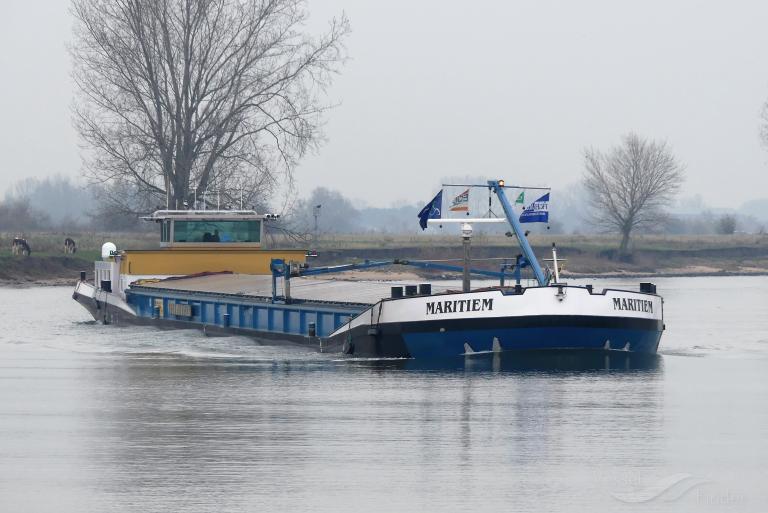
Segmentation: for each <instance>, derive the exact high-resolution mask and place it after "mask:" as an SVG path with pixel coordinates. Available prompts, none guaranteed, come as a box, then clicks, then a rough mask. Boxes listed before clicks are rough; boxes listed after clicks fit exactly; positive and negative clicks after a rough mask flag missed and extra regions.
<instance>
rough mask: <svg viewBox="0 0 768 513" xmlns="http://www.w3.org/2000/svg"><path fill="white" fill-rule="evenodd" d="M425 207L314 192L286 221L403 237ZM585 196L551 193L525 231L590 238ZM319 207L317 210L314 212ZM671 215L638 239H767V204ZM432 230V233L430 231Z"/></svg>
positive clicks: (686, 209) (695, 204)
mask: <svg viewBox="0 0 768 513" xmlns="http://www.w3.org/2000/svg"><path fill="white" fill-rule="evenodd" d="M428 200H429V198H425V200H424V202H423V203H413V204H398V205H394V206H391V207H387V208H377V207H370V206H365V205H361V204H360V203H359V202H355V201H353V200H352V199H350V198H347V197H345V196H344V195H343V194H341V193H340V192H339V191H335V190H332V189H328V188H325V187H318V188H317V189H315V190H314V191H312V193H311V194H310V195H309V197H308V198H306V199H303V200H300V201H298V202H297V203H296V205H295V208H294V209H293V212H292V215H291V216H290V218H291V220H292V224H293V226H294V227H295V229H296V230H298V231H303V232H307V233H312V232H313V231H314V229H315V214H316V213H317V214H318V215H317V231H318V234H319V235H322V234H335V233H372V232H373V233H376V232H378V233H388V234H406V233H416V232H419V231H421V229H420V227H419V223H418V217H417V213H418V212H419V210H421V208H422V207H423V206H424V204H425V203H426V202H427V201H428ZM588 201H589V200H588V196H587V194H586V192H585V191H584V189H583V188H582V187H581V186H580V185H578V184H577V185H572V186H569V187H566V188H564V189H562V190H557V191H553V192H552V200H551V203H550V216H549V217H550V223H549V225H543V224H540V223H532V224H529V225H526V226H525V227H526V229H529V230H530V231H531V232H533V233H543V232H548V233H553V234H589V233H596V232H597V230H596V228H595V227H594V226H593V224H592V223H591V222H590V221H589V217H588V215H587V206H588V205H587V202H588ZM318 205H320V208H317V206H318ZM670 210H671V211H672V213H671V214H670V215H669V216H668V217H667V218H666V219H664V220H663V221H662V222H660V223H659V224H658V225H657V226H655V227H654V228H653V229H652V230H646V231H645V232H643V231H640V232H639V233H657V234H673V235H685V234H693V235H715V234H732V233H765V232H766V228H768V198H767V199H763V200H755V201H751V202H749V203H747V204H745V205H742V206H741V207H740V208H739V209H735V210H723V209H714V208H711V207H709V206H707V205H706V204H704V202H703V201H702V200H701V198H700V197H698V196H696V197H692V198H686V199H685V200H683V201H681V202H680V204H679V205H675V206H673V207H672V208H671V209H670ZM475 229H476V230H479V231H481V232H485V233H502V234H503V233H504V232H505V231H507V230H508V227H506V225H503V224H502V225H483V226H479V225H476V226H475ZM430 230H432V228H430Z"/></svg>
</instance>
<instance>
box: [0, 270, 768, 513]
mask: <svg viewBox="0 0 768 513" xmlns="http://www.w3.org/2000/svg"><path fill="white" fill-rule="evenodd" d="M636 281H637V280H633V282H621V281H616V280H610V281H603V282H598V283H597V286H599V287H602V286H631V287H633V288H634V287H635V286H636ZM656 283H657V284H658V286H659V291H660V292H661V293H662V294H663V295H664V297H665V299H666V304H665V315H666V324H667V328H668V329H667V332H666V333H665V335H664V337H663V338H662V350H661V353H662V354H661V356H660V357H659V358H658V359H656V360H653V361H650V362H645V361H642V362H639V363H638V362H635V361H626V360H622V359H614V360H612V361H603V360H599V361H591V362H588V364H587V365H585V366H584V367H586V368H579V366H578V365H572V362H562V361H561V362H557V363H556V364H554V365H553V364H552V362H551V361H549V362H543V363H542V362H541V361H535V362H533V363H532V364H531V365H528V366H527V367H528V368H526V364H524V363H525V362H524V363H523V364H521V362H519V361H517V360H514V361H513V360H509V359H506V358H505V359H498V358H497V359H496V360H494V359H493V357H490V356H489V357H488V358H472V359H469V360H467V361H466V362H465V361H464V360H457V361H455V362H452V363H450V364H448V365H445V364H442V365H427V364H424V365H422V364H420V363H419V362H403V361H384V362H381V361H371V360H345V359H343V358H339V357H338V356H335V355H318V354H313V353H307V352H304V351H299V350H292V349H285V348H275V347H266V346H258V345H256V344H254V342H253V341H251V340H249V339H246V338H240V337H231V338H206V337H204V336H203V335H202V334H200V333H199V332H197V331H192V330H189V331H186V330H184V331H160V330H156V329H153V328H138V327H130V328H118V327H112V326H101V325H97V324H93V323H91V322H88V316H87V314H86V312H85V311H84V310H82V309H81V308H80V307H79V306H78V305H77V304H76V303H75V302H74V301H72V300H70V299H69V295H70V290H69V289H67V288H30V289H20V290H13V289H0V305H2V309H0V326H2V327H3V328H2V332H0V511H25V512H27V511H29V512H37V511H57V512H69V511H72V512H75V511H77V512H82V511H102V512H110V511H121V512H122V511H142V512H146V511H190V512H197V511H312V512H315V511H318V512H326V511H327V512H339V511H342V512H345V511H366V512H368V511H436V512H447V511H448V512H450V511H590V512H596V511H606V512H609V511H610V512H614V511H697V512H699V511H713V512H714V511H718V512H722V511H738V512H743V511H765V510H768V487H766V486H765V482H766V477H768V465H767V464H766V461H767V460H768V379H766V377H767V376H768V315H767V313H768V278H765V277H761V278H675V279H658V280H656ZM606 365H607V366H608V367H610V368H611V370H606V369H605V367H606Z"/></svg>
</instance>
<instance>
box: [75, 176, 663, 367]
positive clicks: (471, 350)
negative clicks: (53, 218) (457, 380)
mask: <svg viewBox="0 0 768 513" xmlns="http://www.w3.org/2000/svg"><path fill="white" fill-rule="evenodd" d="M481 187H484V188H487V190H488V191H489V195H490V194H494V195H495V196H496V197H497V198H498V201H499V203H500V205H501V207H502V209H503V211H504V216H503V217H499V218H498V219H495V221H497V222H506V223H508V225H509V227H510V228H511V232H510V235H512V236H513V237H512V238H513V239H514V240H516V241H517V242H518V243H519V246H520V249H521V250H522V252H521V253H520V254H518V255H517V256H516V257H515V258H514V259H510V262H509V263H506V264H505V265H503V266H502V268H501V269H500V271H499V272H496V271H489V270H485V269H473V268H471V267H470V260H469V258H466V259H465V262H464V265H463V266H460V267H459V266H448V265H443V264H439V263H429V262H423V261H410V260H403V259H400V260H387V261H364V262H359V263H355V264H347V265H338V266H328V267H312V266H310V265H308V260H307V255H308V253H307V252H306V251H304V250H295V249H275V248H269V247H267V246H266V244H264V240H265V239H264V230H265V224H266V223H268V222H270V221H271V220H272V219H274V216H270V215H265V214H258V213H256V212H254V211H242V210H240V211H221V210H180V211H173V210H161V211H157V212H155V213H154V214H152V215H151V216H148V217H147V218H146V220H148V221H150V222H154V223H156V224H157V225H158V226H159V230H158V231H159V233H160V247H159V248H158V249H153V250H130V249H122V250H118V248H116V247H115V246H114V245H113V244H111V243H107V244H105V245H104V247H103V248H102V260H101V261H97V262H96V263H95V272H94V279H93V281H89V280H87V279H86V275H85V273H81V276H80V280H79V282H78V283H77V285H76V286H75V290H74V293H73V298H74V299H75V300H76V301H78V302H79V303H80V304H81V305H83V306H84V307H85V308H86V309H87V310H88V311H89V312H90V313H91V314H92V315H93V317H94V318H95V319H96V320H98V321H101V322H104V323H108V324H152V325H158V326H164V327H187V328H188V327H198V328H200V329H202V330H203V331H205V332H206V333H209V334H242V335H248V336H251V337H252V338H253V339H254V340H256V341H258V342H260V343H266V344H276V343H278V344H283V343H285V344H298V345H302V346H305V347H309V348H312V349H315V350H319V351H323V352H340V353H344V354H347V355H353V356H363V357H394V358H417V359H425V358H452V357H457V356H465V357H466V356H471V355H476V354H484V353H501V352H505V351H519V350H523V351H527V350H579V351H605V352H615V351H620V352H626V353H644V354H653V353H656V351H657V348H658V345H659V341H660V339H661V335H662V332H663V330H664V321H663V299H662V298H661V296H659V295H658V294H657V293H656V288H655V286H654V285H653V284H651V283H641V284H640V287H639V289H638V290H634V291H632V290H617V289H604V290H600V291H598V290H594V289H593V287H592V286H589V285H587V286H574V285H569V284H567V283H566V282H564V281H562V280H561V279H560V275H559V264H558V259H557V253H556V248H554V246H553V255H552V267H551V269H550V268H547V269H544V268H542V267H541V265H540V264H539V262H538V260H537V257H536V255H535V254H534V252H533V249H532V247H531V245H530V244H529V242H528V240H527V237H526V233H525V232H524V230H523V229H522V227H521V224H520V220H519V219H518V217H519V216H518V214H517V213H516V212H515V210H514V208H513V206H512V204H511V203H510V201H509V199H508V198H507V197H506V194H505V189H506V188H507V187H505V185H504V182H503V181H502V180H498V181H489V182H488V183H487V184H483V185H482V186H481ZM438 196H439V195H438ZM437 198H438V197H436V199H437ZM433 201H434V200H433ZM434 210H436V211H438V212H439V209H434ZM427 221H428V222H430V223H432V222H439V223H441V224H443V223H449V222H451V220H449V219H444V218H439V217H436V216H434V215H432V216H430V218H429V219H428V220H427ZM458 221H460V223H461V228H462V240H463V243H464V244H465V250H466V254H468V252H469V239H470V234H471V230H472V229H471V224H472V223H473V222H474V223H479V222H486V221H489V220H488V219H470V218H462V219H459V220H458ZM391 265H415V266H417V267H421V268H428V269H449V270H454V271H461V272H462V274H463V278H464V279H463V281H462V287H461V289H460V290H457V289H454V288H453V287H450V286H447V285H445V284H440V283H421V284H400V283H388V282H352V281H345V280H338V279H328V277H327V276H328V275H332V274H335V273H341V272H344V271H348V270H353V269H368V268H373V267H382V266H391ZM524 272H528V273H530V274H531V275H532V278H531V280H532V284H530V285H528V286H524V285H523V283H522V276H523V273H524ZM473 274H476V275H479V276H482V277H484V278H498V279H499V284H498V285H497V286H491V287H488V286H483V287H480V288H474V289H473V288H472V287H471V282H470V279H469V277H470V276H471V275H473Z"/></svg>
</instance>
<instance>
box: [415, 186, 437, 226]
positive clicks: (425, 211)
mask: <svg viewBox="0 0 768 513" xmlns="http://www.w3.org/2000/svg"><path fill="white" fill-rule="evenodd" d="M442 206H443V191H442V190H441V191H440V192H438V193H437V196H435V197H434V198H432V201H430V202H429V203H427V205H426V206H425V207H424V208H422V209H421V212H419V226H421V229H422V230H426V229H427V221H428V220H429V219H440V209H441V208H442Z"/></svg>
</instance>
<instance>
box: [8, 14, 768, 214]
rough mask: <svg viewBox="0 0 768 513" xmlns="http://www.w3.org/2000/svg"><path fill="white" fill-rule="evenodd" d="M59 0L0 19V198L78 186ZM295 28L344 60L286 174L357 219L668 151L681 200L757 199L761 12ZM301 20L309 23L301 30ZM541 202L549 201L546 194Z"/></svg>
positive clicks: (767, 183) (764, 43)
mask: <svg viewBox="0 0 768 513" xmlns="http://www.w3.org/2000/svg"><path fill="white" fill-rule="evenodd" d="M68 5H69V4H68V2H66V1H65V0H39V1H36V2H4V3H3V4H2V6H1V7H0V47H1V48H2V51H0V70H1V75H0V76H2V79H1V80H0V190H3V189H5V188H6V187H8V186H9V185H10V184H12V183H13V182H14V181H16V180H18V179H20V178H24V177H28V176H45V175H48V174H55V173H62V174H66V175H71V176H73V177H75V176H78V174H79V169H80V161H79V155H78V147H77V145H78V141H77V137H76V135H75V133H74V131H73V129H72V128H71V123H70V119H69V114H70V112H69V107H70V104H71V100H72V86H71V81H70V78H69V70H70V61H69V56H68V54H67V51H66V44H67V42H68V41H69V40H70V38H71V25H72V20H71V17H70V15H69V13H68ZM309 7H310V9H311V14H312V23H311V24H310V27H309V28H310V29H312V30H314V29H317V28H321V27H322V26H323V23H324V20H326V19H329V18H330V17H331V16H333V15H334V14H338V13H340V12H341V11H342V10H344V11H346V13H347V15H348V16H349V18H350V21H351V24H352V29H353V33H352V34H351V37H350V38H349V41H348V51H349V54H350V57H351V59H350V61H349V62H348V64H347V65H346V67H345V68H344V70H343V73H342V75H340V76H339V77H338V78H337V80H336V83H335V85H334V86H333V88H332V89H331V90H330V95H331V99H332V100H333V101H339V102H341V106H340V107H338V108H336V109H335V110H333V111H332V112H331V113H330V116H329V119H328V124H327V127H326V135H327V138H328V141H327V143H326V144H325V145H324V146H323V148H322V149H321V150H320V152H319V153H318V154H317V155H313V156H310V157H309V158H307V159H305V160H304V162H303V163H302V164H301V166H300V167H299V169H298V170H297V171H296V181H297V185H298V187H299V189H300V192H301V193H302V194H303V195H306V194H308V193H309V191H310V190H311V189H312V188H314V187H316V186H319V185H325V186H328V187H331V188H336V189H339V190H341V191H342V192H343V193H345V194H347V195H349V196H351V197H353V198H359V199H360V200H362V201H365V202H366V203H367V204H369V205H374V206H384V205H389V204H391V203H393V202H396V201H403V200H405V201H409V202H411V201H419V200H424V201H427V200H429V199H430V198H431V197H432V196H433V195H434V191H435V189H436V184H438V183H439V180H440V178H441V177H443V176H455V175H490V176H498V177H503V178H506V180H507V182H508V183H524V184H529V185H550V186H552V187H553V189H554V191H555V194H556V191H557V190H558V188H562V187H564V186H566V185H569V184H572V183H574V182H575V181H577V180H578V179H579V176H580V174H581V171H582V151H583V149H584V147H586V146H595V147H598V148H607V147H609V146H610V145H612V144H615V143H617V142H618V141H619V139H620V137H621V135H622V134H624V133H626V132H628V131H636V132H638V133H640V134H641V135H644V136H647V137H652V138H659V139H666V140H667V141H668V142H669V143H670V145H671V146H672V148H673V150H674V152H675V154H676V155H677V157H678V158H679V159H680V161H682V162H683V163H684V164H685V165H686V167H687V177H688V179H687V182H686V184H685V187H684V191H683V193H682V194H683V195H685V196H691V195H695V194H700V195H701V196H702V197H703V199H704V201H706V202H707V203H709V204H711V205H713V206H717V207H728V206H734V207H735V206H738V205H739V204H741V203H742V202H744V201H747V200H751V199H755V198H759V197H766V196H768V192H766V191H768V151H766V149H765V148H764V147H762V146H761V144H760V140H759V136H758V134H759V123H760V121H759V113H760V108H761V105H762V104H763V103H764V102H765V100H766V99H768V2H766V1H764V0H763V1H758V0H755V1H738V0H736V1H729V2H725V1H721V2H715V1H693V0H686V1H680V0H666V1H661V0H647V1H644V2H638V1H636V0H635V1H632V2H620V1H616V0H611V1H608V0H607V1H597V0H580V1H577V2H571V1H561V2H554V1H551V2H548V1H542V0H536V1H527V2H513V1H501V0H499V1H493V2H491V1H474V2H448V1H439V0H429V1H427V0H419V1H417V0H410V1H406V0H386V1H383V0H380V1H377V2H374V1H364V0H354V1H352V0H311V1H310V2H309ZM316 24H317V26H315V25H316ZM553 200H554V196H553Z"/></svg>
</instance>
